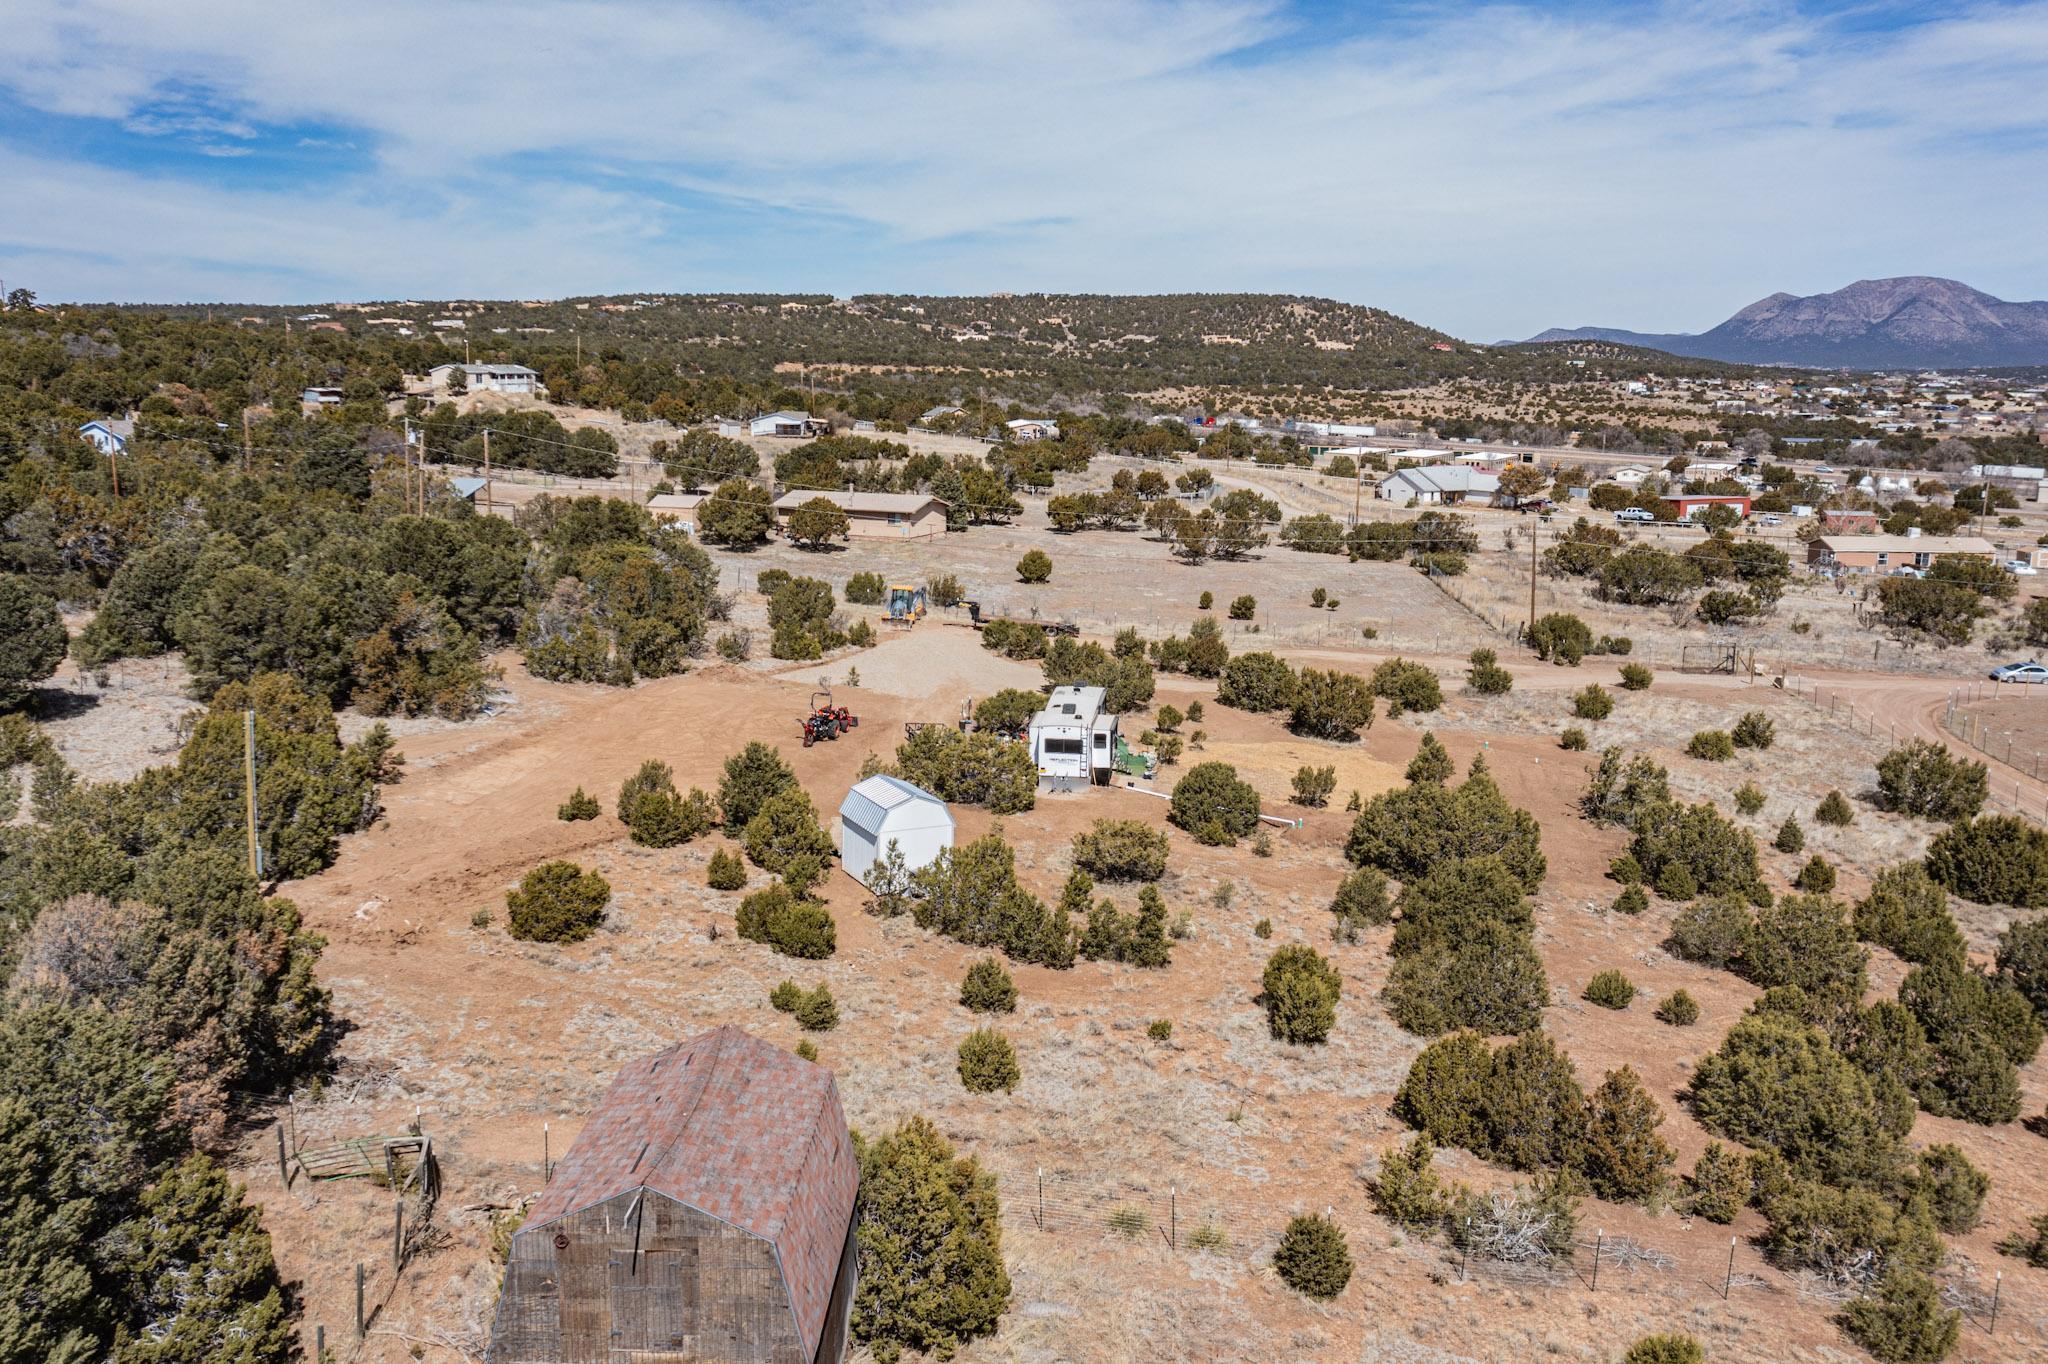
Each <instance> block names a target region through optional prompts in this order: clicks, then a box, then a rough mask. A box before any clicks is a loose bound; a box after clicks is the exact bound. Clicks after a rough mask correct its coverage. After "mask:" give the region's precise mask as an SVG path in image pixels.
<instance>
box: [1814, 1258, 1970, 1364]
mask: <svg viewBox="0 0 2048 1364" xmlns="http://www.w3.org/2000/svg"><path fill="white" fill-rule="evenodd" d="M1842 1318H1843V1326H1844V1329H1846V1330H1847V1331H1848V1333H1849V1336H1850V1338H1851V1339H1852V1340H1854V1341H1855V1342H1856V1343H1857V1344H1858V1345H1861V1346H1862V1347H1863V1348H1864V1349H1866V1350H1868V1351H1870V1353H1871V1354H1873V1355H1875V1356H1876V1357H1877V1358H1878V1359H1879V1360H1881V1361H1883V1364H1934V1361H1938V1360H1942V1359H1946V1358H1948V1355H1949V1352H1950V1351H1952V1350H1954V1349H1955V1347H1956V1341H1957V1340H1958V1339H1960V1338H1961V1336H1962V1329H1963V1326H1962V1323H1963V1314H1962V1313H1961V1312H1958V1311H1955V1310H1953V1309H1951V1308H1946V1307H1943V1306H1942V1305H1941V1292H1940V1290H1939V1289H1937V1288H1936V1287H1935V1285H1934V1280H1932V1279H1930V1278H1928V1277H1927V1276H1926V1275H1925V1274H1923V1273H1921V1272H1920V1271H1918V1270H1916V1269H1903V1268H1892V1269H1888V1270H1886V1271H1885V1275H1884V1278H1883V1279H1882V1280H1880V1281H1879V1282H1878V1285H1877V1291H1876V1293H1874V1294H1872V1295H1869V1296H1866V1297H1861V1298H1858V1299H1857V1300H1856V1301H1854V1302H1852V1303H1850V1304H1849V1307H1848V1310H1847V1311H1845V1312H1844V1313H1843V1314H1842Z"/></svg>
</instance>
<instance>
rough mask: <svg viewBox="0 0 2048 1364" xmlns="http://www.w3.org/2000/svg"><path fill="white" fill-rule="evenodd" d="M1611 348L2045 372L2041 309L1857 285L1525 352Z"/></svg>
mask: <svg viewBox="0 0 2048 1364" xmlns="http://www.w3.org/2000/svg"><path fill="white" fill-rule="evenodd" d="M1547 341H1611V342H1614V343H1616V344H1618V345H1624V346H1646V347H1648V348H1650V349H1652V350H1661V351H1668V352H1670V353H1671V354H1673V355H1688V356H1693V357H1696V358H1699V359H1704V360H1725V361H1730V362H1733V363H1736V364H1751V365H1804V366H1813V367H1828V368H1841V369H1954V368H1961V367H1964V366H1991V365H2043V364H2048V302H2039V303H2008V302H2006V301H2005V300H2004V299H1998V298H1993V297H1992V296H1991V295H1989V294H1987V293H1982V292H1980V291H1978V290H1976V289H1972V288H1970V287H1969V286H1968V285H1967V284H1959V283H1957V282H1956V281H1955V280H1952V279H1933V278H1930V277H1928V276H1925V275H1906V276H1903V277H1901V278H1899V279H1865V280H1858V281H1857V282H1856V283H1854V284H1851V285H1849V286H1848V287H1847V288H1845V289H1837V290H1835V292H1833V293H1831V294H1814V295H1811V296H1810V297H1807V298H1799V297H1797V296H1795V295H1792V294H1772V295H1771V296H1770V297H1769V298H1765V299H1759V300H1757V301H1756V302H1755V303H1752V304H1750V305H1749V306H1748V307H1747V308H1744V309H1743V310H1742V311H1741V312H1739V313H1737V314H1735V316H1733V317H1731V318H1729V319H1728V320H1727V321H1726V322H1723V323H1722V324H1721V325H1720V326H1718V327H1715V328H1714V329H1713V330H1712V331H1705V332H1699V333H1697V334H1694V333H1689V332H1677V333H1657V332H1631V331H1621V330H1618V329H1616V328H1612V327H1574V328H1570V329H1566V328H1560V327H1553V328H1552V329H1551V330H1549V331H1547V332H1544V333H1543V334H1542V335H1540V336H1532V337H1530V338H1529V341H1528V342H1527V343H1525V344H1535V343H1538V342H1547Z"/></svg>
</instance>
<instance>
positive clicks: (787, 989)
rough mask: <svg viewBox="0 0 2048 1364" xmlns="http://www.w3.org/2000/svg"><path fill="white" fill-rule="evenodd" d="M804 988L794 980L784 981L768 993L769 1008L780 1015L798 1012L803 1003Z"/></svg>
mask: <svg viewBox="0 0 2048 1364" xmlns="http://www.w3.org/2000/svg"><path fill="white" fill-rule="evenodd" d="M803 998H804V987H803V986H801V985H799V984H797V983H796V982H795V981H793V980H784V981H783V982H782V983H781V984H780V985H777V986H776V987H775V988H774V989H772V990H770V991H769V992H768V1007H769V1008H771V1009H773V1010H775V1012H777V1013H779V1014H789V1013H795V1012H796V1006H797V1005H798V1004H800V1003H802V1002H803Z"/></svg>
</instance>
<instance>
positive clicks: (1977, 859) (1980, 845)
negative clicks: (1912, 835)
mask: <svg viewBox="0 0 2048 1364" xmlns="http://www.w3.org/2000/svg"><path fill="white" fill-rule="evenodd" d="M1926 862H1927V874H1928V875H1929V876H1931V877H1933V878H1934V879H1935V880H1936V881H1938V882H1939V883H1941V884H1942V885H1944V886H1946V887H1948V889H1949V890H1950V891H1951V892H1953V893H1954V894H1957V895H1960V896H1962V897H1963V898H1964V899H1965V900H1975V901H1976V902H1977V903H1979V904H1986V905H2012V906H2014V907H2016V908H2019V909H2039V908H2040V907H2041V906H2042V905H2048V833H2044V832H2043V831H2042V830H2040V829H2037V828H2035V827H2034V826H2033V825H2031V824H2028V823H2027V822H2026V821H2025V820H2023V819H2020V818H2018V817H2017V816H2015V815H1984V816H1982V817H1979V818H1970V817H1967V816H1966V817H1964V818H1961V819H1958V820H1957V821H1956V822H1955V823H1954V824H1952V825H1950V826H1949V827H1948V828H1946V829H1944V830H1942V831H1941V833H1939V834H1938V835H1936V836H1935V839H1934V842H1933V843H1932V844H1930V845H1929V846H1928V849H1927V858H1926Z"/></svg>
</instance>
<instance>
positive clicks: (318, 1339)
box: [313, 1326, 327, 1364]
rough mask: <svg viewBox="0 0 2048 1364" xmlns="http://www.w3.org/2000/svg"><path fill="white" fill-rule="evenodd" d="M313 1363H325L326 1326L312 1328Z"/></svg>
mask: <svg viewBox="0 0 2048 1364" xmlns="http://www.w3.org/2000/svg"><path fill="white" fill-rule="evenodd" d="M313 1364H327V1328H326V1327H325V1326H315V1327H314V1328H313Z"/></svg>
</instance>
